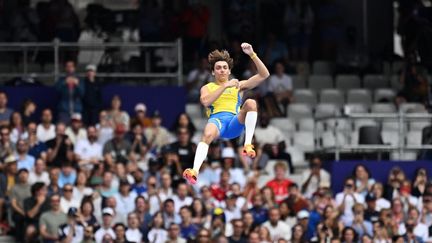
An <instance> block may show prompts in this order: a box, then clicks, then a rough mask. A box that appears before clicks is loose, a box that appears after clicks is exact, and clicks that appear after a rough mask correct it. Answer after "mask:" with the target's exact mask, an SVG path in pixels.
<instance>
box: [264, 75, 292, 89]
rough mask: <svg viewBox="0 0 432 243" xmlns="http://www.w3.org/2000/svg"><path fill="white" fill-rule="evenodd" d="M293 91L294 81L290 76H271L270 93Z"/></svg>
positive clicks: (268, 87) (269, 81)
mask: <svg viewBox="0 0 432 243" xmlns="http://www.w3.org/2000/svg"><path fill="white" fill-rule="evenodd" d="M292 89H293V84H292V79H291V77H290V76H288V75H286V74H283V75H282V76H281V77H279V76H278V75H276V74H273V75H271V76H270V78H269V80H268V86H267V91H268V92H275V93H279V92H284V91H288V90H292Z"/></svg>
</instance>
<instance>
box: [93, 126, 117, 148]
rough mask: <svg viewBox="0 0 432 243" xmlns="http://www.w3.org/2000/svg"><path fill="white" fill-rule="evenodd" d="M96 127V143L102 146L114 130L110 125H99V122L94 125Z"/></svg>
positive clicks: (110, 137)
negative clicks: (97, 133) (97, 132)
mask: <svg viewBox="0 0 432 243" xmlns="http://www.w3.org/2000/svg"><path fill="white" fill-rule="evenodd" d="M96 128H97V130H98V131H99V136H98V143H99V144H100V145H101V146H102V147H103V146H104V145H105V143H106V142H108V141H109V140H111V139H112V138H113V133H114V130H113V128H112V127H101V126H100V125H99V124H97V125H96Z"/></svg>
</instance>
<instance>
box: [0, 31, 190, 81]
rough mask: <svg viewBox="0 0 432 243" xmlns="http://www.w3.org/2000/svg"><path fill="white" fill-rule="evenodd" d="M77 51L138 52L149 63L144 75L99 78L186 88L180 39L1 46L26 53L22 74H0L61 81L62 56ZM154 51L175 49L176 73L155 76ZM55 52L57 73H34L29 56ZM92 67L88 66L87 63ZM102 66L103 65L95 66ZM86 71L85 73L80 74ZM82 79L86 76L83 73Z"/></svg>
mask: <svg viewBox="0 0 432 243" xmlns="http://www.w3.org/2000/svg"><path fill="white" fill-rule="evenodd" d="M73 48H75V49H77V50H78V51H84V50H85V51H103V52H104V53H106V51H107V49H108V48H117V49H123V50H127V49H135V50H137V49H138V50H139V51H140V52H141V53H143V55H144V58H145V60H146V66H145V71H144V72H98V76H99V77H109V78H177V84H178V85H179V86H180V85H182V84H183V51H182V40H181V39H180V38H179V39H177V40H176V41H174V42H142V43H136V42H106V43H94V42H60V41H59V40H57V39H56V40H54V41H53V42H19V43H17V42H13V43H0V53H1V52H9V53H13V52H17V51H19V52H22V58H21V62H22V70H21V69H20V70H17V71H18V72H0V78H14V77H22V76H28V75H30V74H31V75H34V76H36V77H42V78H53V80H57V79H58V78H59V77H60V76H61V75H63V73H62V72H61V71H60V69H61V67H62V65H61V63H60V61H61V60H60V56H61V53H62V52H64V51H70V50H66V49H73ZM150 48H175V50H176V57H177V64H176V65H175V67H176V69H177V70H175V72H152V71H151V68H150V64H149V63H150V61H151V60H150V52H149V49H150ZM47 51H49V52H52V55H53V56H52V58H53V64H54V66H53V68H52V69H53V70H44V71H43V72H30V71H29V68H28V67H29V64H30V63H33V61H34V60H32V59H34V58H30V57H29V55H33V56H35V53H37V52H47ZM30 53H31V54H30ZM86 64H88V63H86ZM92 64H96V65H98V64H100V63H92ZM78 71H82V70H78ZM78 75H84V73H82V72H81V73H79V72H78Z"/></svg>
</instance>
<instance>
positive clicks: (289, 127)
mask: <svg viewBox="0 0 432 243" xmlns="http://www.w3.org/2000/svg"><path fill="white" fill-rule="evenodd" d="M270 124H271V125H273V126H275V127H277V128H279V129H280V130H281V131H283V132H284V133H285V132H289V133H290V132H294V131H295V130H296V125H295V121H293V120H292V119H290V118H279V117H277V118H272V119H271V120H270Z"/></svg>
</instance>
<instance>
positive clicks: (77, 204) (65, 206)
mask: <svg viewBox="0 0 432 243" xmlns="http://www.w3.org/2000/svg"><path fill="white" fill-rule="evenodd" d="M80 204H81V202H80V201H78V200H77V199H76V198H74V197H72V200H70V201H68V200H66V198H65V197H61V198H60V208H61V210H62V211H63V213H66V214H67V213H68V210H69V208H71V207H75V208H80Z"/></svg>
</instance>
